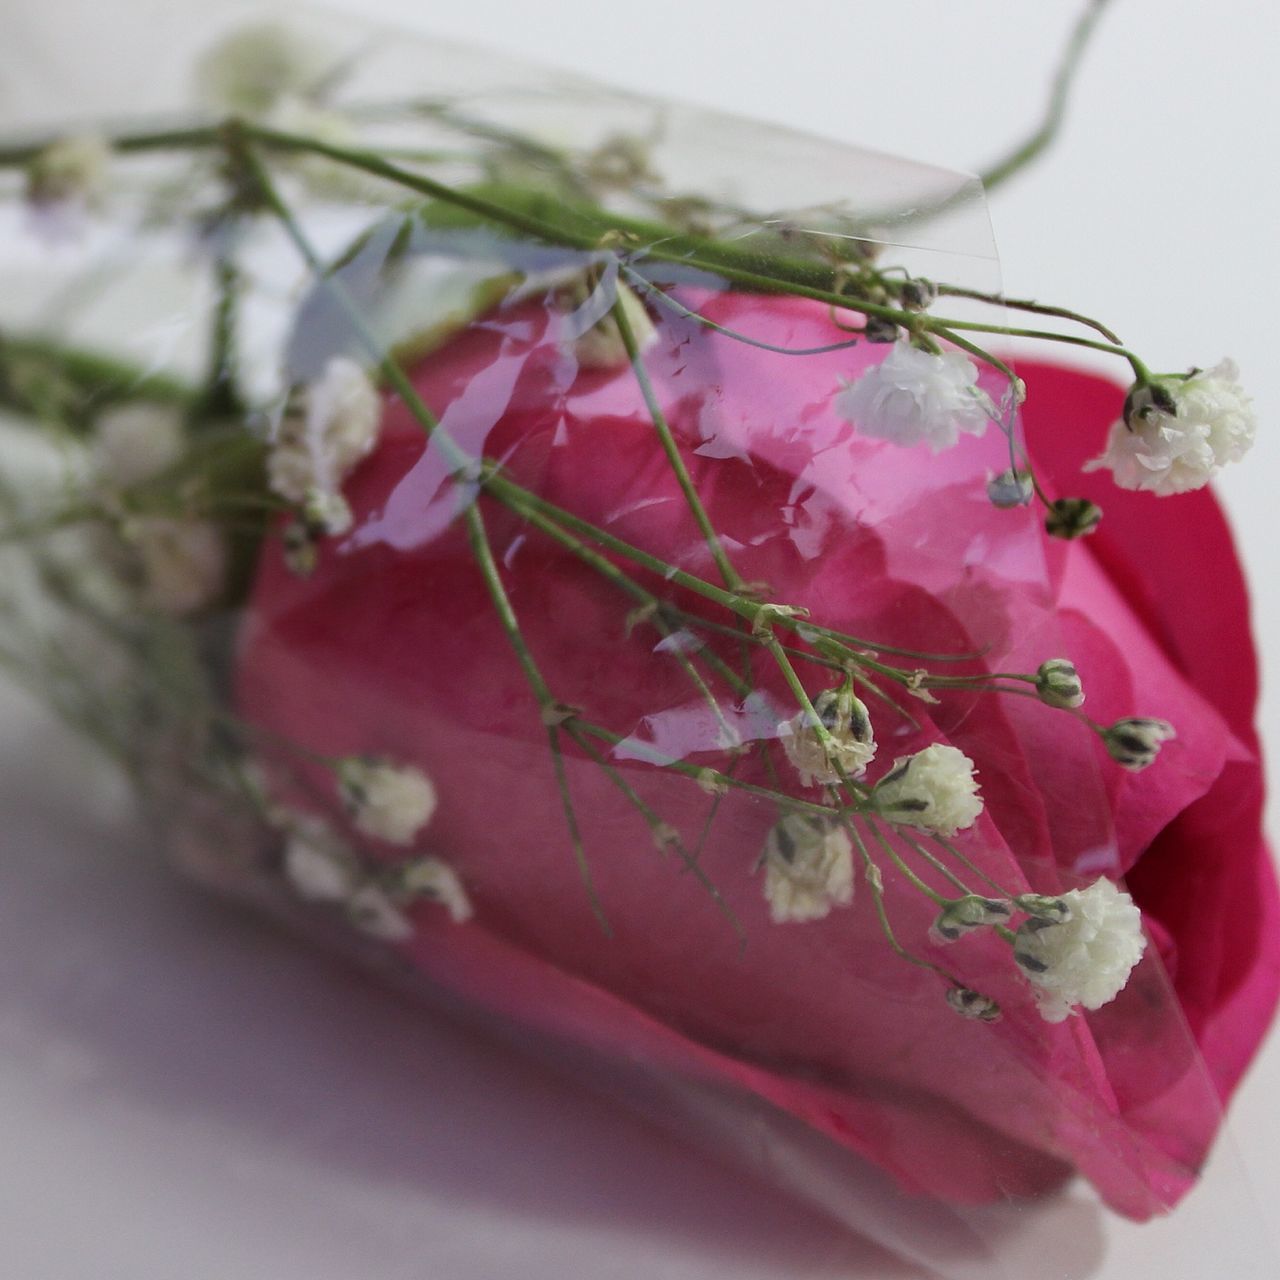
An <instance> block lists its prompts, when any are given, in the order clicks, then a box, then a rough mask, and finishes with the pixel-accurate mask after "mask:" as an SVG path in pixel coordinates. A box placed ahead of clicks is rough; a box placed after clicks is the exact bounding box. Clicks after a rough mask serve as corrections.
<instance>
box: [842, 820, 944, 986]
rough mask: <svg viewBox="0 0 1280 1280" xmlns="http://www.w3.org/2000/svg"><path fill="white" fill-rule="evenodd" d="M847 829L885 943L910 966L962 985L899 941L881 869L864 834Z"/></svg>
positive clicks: (853, 826) (850, 826) (850, 825)
mask: <svg viewBox="0 0 1280 1280" xmlns="http://www.w3.org/2000/svg"><path fill="white" fill-rule="evenodd" d="M844 825H845V828H846V830H848V832H849V834H850V835H851V836H852V837H853V842H854V844H855V845H856V846H857V849H858V856H859V857H860V858H861V859H862V865H863V868H864V879H865V880H866V882H867V886H868V887H869V888H870V890H871V899H872V902H873V903H874V905H875V911H876V918H877V920H879V922H880V932H881V933H883V934H884V937H885V941H886V942H888V944H889V946H890V947H892V948H893V950H894V952H895V953H896V954H897V955H898V956H899V957H900V958H901V959H903V960H905V961H907V963H908V964H913V965H915V966H916V967H917V968H920V969H928V970H929V972H930V973H936V974H938V975H939V976H941V977H943V978H945V979H946V980H947V982H949V983H951V984H952V985H953V986H960V985H962V984H961V983H960V982H959V981H957V979H956V978H955V977H953V976H952V975H951V974H950V973H948V972H947V971H946V970H945V969H944V968H942V967H941V966H940V965H936V964H934V963H933V961H932V960H926V959H925V958H924V957H923V956H918V955H916V954H915V952H913V951H909V950H907V948H906V947H904V946H903V945H902V943H901V942H899V941H898V936H897V934H896V933H894V931H893V925H892V924H891V923H890V922H889V912H888V910H887V909H886V907H885V902H884V881H883V879H882V877H881V875H880V868H879V866H878V865H877V864H876V861H875V859H874V858H872V856H871V853H870V851H869V850H868V849H867V845H866V841H864V840H863V838H862V832H860V831H859V830H858V828H857V824H856V823H853V822H849V821H846V822H845V824H844Z"/></svg>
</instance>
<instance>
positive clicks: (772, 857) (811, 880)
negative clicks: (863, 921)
mask: <svg viewBox="0 0 1280 1280" xmlns="http://www.w3.org/2000/svg"><path fill="white" fill-rule="evenodd" d="M764 896H765V898H766V899H767V900H768V903H769V912H770V915H772V917H773V921H774V923H775V924H785V923H787V922H788V921H796V922H798V921H803V920H821V919H822V918H823V917H824V916H826V915H828V914H829V913H830V911H831V908H832V907H847V906H848V905H849V903H851V902H852V901H853V846H852V845H851V844H850V843H849V836H848V834H847V833H846V832H845V831H844V829H843V828H842V827H840V826H838V825H836V824H835V823H834V822H825V821H823V820H822V819H821V818H817V819H814V818H810V817H808V816H806V815H804V814H799V813H791V814H787V815H786V817H784V818H781V819H779V821H778V822H777V823H776V824H775V826H774V827H773V829H772V830H771V831H770V832H769V836H768V839H767V840H766V841H765V846H764Z"/></svg>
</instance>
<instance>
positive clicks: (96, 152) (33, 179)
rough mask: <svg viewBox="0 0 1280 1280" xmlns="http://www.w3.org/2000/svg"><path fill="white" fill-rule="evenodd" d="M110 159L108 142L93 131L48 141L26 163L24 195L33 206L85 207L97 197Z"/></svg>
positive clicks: (102, 189)
mask: <svg viewBox="0 0 1280 1280" xmlns="http://www.w3.org/2000/svg"><path fill="white" fill-rule="evenodd" d="M110 163H111V146H110V144H109V143H108V142H107V140H106V139H105V138H103V137H100V136H99V135H97V134H80V135H76V136H73V137H67V138H60V139H59V140H58V141H57V142H52V143H50V144H49V145H48V146H47V147H45V149H44V150H43V151H41V152H40V153H39V154H38V155H37V156H36V157H35V159H33V160H32V161H31V163H30V164H29V165H28V166H27V199H28V200H29V201H30V203H31V204H32V205H33V206H34V207H35V208H37V209H49V208H52V207H57V206H76V207H78V208H80V209H85V208H89V207H91V206H92V205H94V204H96V203H97V202H98V200H99V199H100V198H101V196H102V193H103V191H104V189H105V187H106V179H107V172H108V168H109V166H110Z"/></svg>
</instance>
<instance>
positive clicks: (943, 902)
mask: <svg viewBox="0 0 1280 1280" xmlns="http://www.w3.org/2000/svg"><path fill="white" fill-rule="evenodd" d="M863 821H864V822H865V823H866V824H867V828H868V830H869V831H870V832H871V834H872V835H873V836H875V838H876V840H877V842H878V843H879V845H880V847H881V848H882V849H883V850H884V851H885V853H887V854H888V855H889V860H890V861H891V862H892V863H893V865H894V866H895V867H897V868H898V870H899V871H900V872H901V873H902V875H903V876H904V877H905V879H906V880H907V881H908V882H909V883H910V884H911V885H913V886H914V887H915V888H916V889H918V890H919V891H920V892H921V893H923V894H924V895H925V897H926V898H929V899H930V900H931V901H932V902H934V903H935V904H936V905H937V906H940V907H945V906H948V905H950V902H951V899H950V898H948V897H947V896H946V895H945V894H941V893H939V892H938V891H937V890H936V889H934V888H933V887H932V886H931V885H927V884H925V882H924V881H923V880H921V879H920V877H919V876H918V875H916V873H915V872H914V871H912V870H911V868H910V867H909V866H907V864H906V863H905V862H904V861H903V860H902V855H901V854H900V853H899V852H898V851H897V850H896V849H895V848H894V847H893V845H892V844H890V843H889V840H888V839H887V838H886V836H885V834H884V832H883V831H881V830H880V827H879V825H878V824H877V823H876V822H875V821H874V820H873V819H872V818H871V817H870V815H867V816H865V817H864V818H863Z"/></svg>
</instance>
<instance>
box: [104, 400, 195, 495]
mask: <svg viewBox="0 0 1280 1280" xmlns="http://www.w3.org/2000/svg"><path fill="white" fill-rule="evenodd" d="M91 448H92V461H93V469H94V472H95V474H96V476H97V478H98V479H99V480H100V481H101V482H102V483H103V484H104V485H106V486H108V487H109V488H111V489H129V488H132V486H134V485H136V484H142V483H143V482H144V481H147V480H151V479H154V478H155V477H156V476H158V475H160V474H161V472H164V471H167V470H168V469H169V468H170V467H171V466H173V465H174V463H176V462H177V461H178V459H179V458H180V457H181V456H182V449H183V427H182V414H181V412H180V411H179V410H178V409H176V408H174V407H173V406H172V405H164V404H126V405H119V406H117V407H116V408H113V409H108V410H106V411H105V412H104V413H102V414H101V415H99V417H98V419H97V420H96V421H95V422H94V425H93V440H92V446H91Z"/></svg>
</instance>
